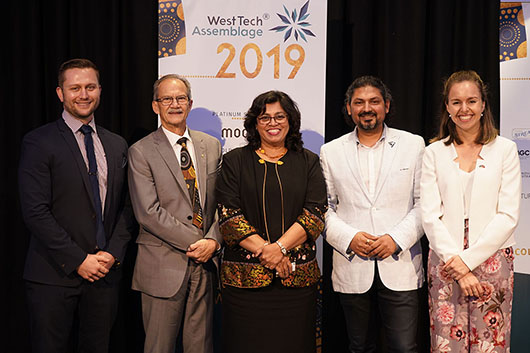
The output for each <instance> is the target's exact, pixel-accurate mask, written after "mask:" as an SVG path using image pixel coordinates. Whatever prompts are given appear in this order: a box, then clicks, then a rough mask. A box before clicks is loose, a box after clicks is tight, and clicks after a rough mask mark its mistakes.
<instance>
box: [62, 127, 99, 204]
mask: <svg viewBox="0 0 530 353" xmlns="http://www.w3.org/2000/svg"><path fill="white" fill-rule="evenodd" d="M57 127H58V129H59V132H60V134H61V136H62V137H63V139H64V141H65V142H66V144H67V145H68V148H69V149H70V151H71V152H72V155H73V156H74V160H75V164H76V165H77V168H78V169H79V174H81V178H82V179H83V184H84V185H85V189H86V192H87V193H88V196H89V199H90V203H91V204H92V208H93V209H96V207H95V205H94V195H92V186H91V185H90V180H89V179H88V171H87V166H86V163H85V160H84V159H83V155H82V154H81V151H80V150H79V145H78V144H77V141H76V139H75V136H74V134H73V133H72V130H70V128H69V127H68V125H66V123H65V122H64V120H63V119H59V120H57Z"/></svg>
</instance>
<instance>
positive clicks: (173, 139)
mask: <svg viewBox="0 0 530 353" xmlns="http://www.w3.org/2000/svg"><path fill="white" fill-rule="evenodd" d="M162 131H164V134H166V137H167V139H168V140H169V144H170V145H171V146H175V144H176V143H177V141H178V140H179V139H181V138H182V137H185V138H186V139H188V141H191V136H190V131H189V129H188V127H187V126H186V130H184V134H183V135H179V134H175V133H174V132H171V131H169V130H168V129H166V128H165V127H163V126H162Z"/></svg>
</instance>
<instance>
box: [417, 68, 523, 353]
mask: <svg viewBox="0 0 530 353" xmlns="http://www.w3.org/2000/svg"><path fill="white" fill-rule="evenodd" d="M443 101H444V103H445V104H444V105H443V106H442V111H441V121H440V129H439V133H438V136H436V137H435V138H434V139H433V141H434V142H433V143H432V144H431V145H430V146H428V147H427V148H426V150H425V154H424V157H423V167H422V178H421V187H420V197H421V214H422V218H423V227H424V230H425V233H426V235H427V238H428V239H429V244H430V252H429V265H428V278H427V279H428V285H429V312H430V318H431V347H432V351H433V352H448V351H451V352H470V351H475V350H477V349H478V350H479V351H488V352H489V351H490V350H491V349H493V348H494V349H495V350H496V352H498V353H500V352H505V351H509V347H510V328H511V309H512V298H513V258H514V256H513V249H512V245H514V244H515V241H514V237H513V232H514V229H515V227H516V225H517V222H518V219H519V205H520V195H521V171H520V165H519V157H518V153H517V147H516V145H515V143H514V142H513V141H510V140H508V139H506V138H503V137H500V136H498V131H497V129H496V128H495V126H494V122H493V117H492V114H491V111H490V106H489V103H488V100H487V93H486V88H485V85H484V83H483V82H482V80H481V78H480V77H479V76H478V74H477V73H476V72H474V71H459V72H455V73H454V74H452V75H451V76H450V77H449V79H448V80H447V81H446V82H445V85H444V91H443ZM431 142H432V141H431Z"/></svg>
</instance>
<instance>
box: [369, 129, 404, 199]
mask: <svg viewBox="0 0 530 353" xmlns="http://www.w3.org/2000/svg"><path fill="white" fill-rule="evenodd" d="M386 133H387V136H385V140H384V141H383V143H384V145H383V159H382V160H381V168H380V170H379V177H378V178H377V185H376V187H375V195H374V200H376V199H377V197H378V196H379V193H380V192H381V190H382V189H383V185H385V182H386V179H387V178H388V176H389V174H390V171H391V170H392V163H393V161H394V158H395V157H396V153H397V151H398V149H399V148H400V147H401V146H400V145H399V136H397V135H395V134H393V133H392V132H391V131H390V129H387V131H386Z"/></svg>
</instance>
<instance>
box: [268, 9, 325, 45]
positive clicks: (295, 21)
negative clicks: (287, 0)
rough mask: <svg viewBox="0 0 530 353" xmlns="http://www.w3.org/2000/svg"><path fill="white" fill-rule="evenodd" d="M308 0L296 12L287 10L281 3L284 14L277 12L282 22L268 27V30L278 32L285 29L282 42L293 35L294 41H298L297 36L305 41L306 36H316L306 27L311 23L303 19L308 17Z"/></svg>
mask: <svg viewBox="0 0 530 353" xmlns="http://www.w3.org/2000/svg"><path fill="white" fill-rule="evenodd" d="M309 1H310V0H307V2H306V3H305V4H304V5H303V6H302V7H301V8H300V11H298V12H297V11H296V9H293V11H289V10H288V9H287V8H286V7H285V5H283V11H284V12H285V14H281V13H277V15H278V17H279V18H280V20H281V21H282V23H283V24H282V25H280V26H276V27H273V28H271V29H269V31H274V32H278V33H279V32H283V31H285V34H284V36H283V41H284V42H286V41H287V40H288V39H289V38H291V36H293V37H294V39H295V40H296V41H298V38H302V39H303V40H304V41H305V42H307V38H306V36H311V37H316V36H315V34H314V33H313V32H312V31H311V30H310V29H308V28H307V27H310V26H311V23H309V22H307V21H305V20H306V19H307V18H308V17H309V12H307V10H308V9H309Z"/></svg>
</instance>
